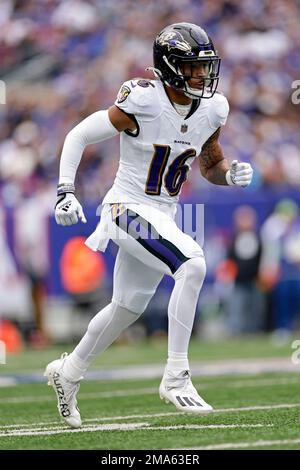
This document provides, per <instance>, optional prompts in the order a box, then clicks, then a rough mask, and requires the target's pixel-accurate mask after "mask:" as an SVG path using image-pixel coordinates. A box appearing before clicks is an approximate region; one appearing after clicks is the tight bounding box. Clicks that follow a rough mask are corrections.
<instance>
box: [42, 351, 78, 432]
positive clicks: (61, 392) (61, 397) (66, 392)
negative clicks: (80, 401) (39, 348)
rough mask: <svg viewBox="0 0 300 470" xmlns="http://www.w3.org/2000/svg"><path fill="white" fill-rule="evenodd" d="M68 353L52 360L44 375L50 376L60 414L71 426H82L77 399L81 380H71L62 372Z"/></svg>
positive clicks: (49, 379) (49, 383)
mask: <svg viewBox="0 0 300 470" xmlns="http://www.w3.org/2000/svg"><path fill="white" fill-rule="evenodd" d="M67 355H68V354H67V353H63V354H62V356H61V358H60V359H57V360H56V361H52V362H50V363H49V364H48V365H47V367H46V370H45V373H44V376H45V377H47V378H48V385H49V386H52V387H53V388H54V391H55V393H56V396H57V401H58V404H57V408H58V411H59V414H60V416H61V417H62V418H63V419H64V420H65V422H66V423H67V424H68V425H69V426H71V428H80V426H81V417H80V412H79V408H78V406H77V400H76V395H77V392H78V390H79V387H80V382H79V381H78V382H70V381H69V380H67V379H66V378H65V377H64V376H63V375H62V372H61V371H62V366H63V364H64V361H65V360H66V357H67Z"/></svg>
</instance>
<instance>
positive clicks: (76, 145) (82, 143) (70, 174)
mask: <svg viewBox="0 0 300 470" xmlns="http://www.w3.org/2000/svg"><path fill="white" fill-rule="evenodd" d="M118 133H119V131H118V130H117V129H116V128H115V127H114V126H113V124H112V123H111V121H110V119H109V117H108V110H105V111H97V112H96V113H93V114H91V115H90V116H88V117H87V118H86V119H84V120H83V121H82V122H80V123H79V124H78V125H77V126H76V127H74V128H73V129H72V130H71V131H70V132H69V133H68V134H67V137H66V139H65V142H64V146H63V149H62V154H61V159H60V168H59V184H62V183H73V184H74V180H75V176H76V171H77V168H78V165H79V163H80V160H81V157H82V153H83V151H84V149H85V147H86V146H87V145H89V144H95V143H97V142H101V141H102V140H106V139H109V138H110V137H113V136H114V135H117V134H118Z"/></svg>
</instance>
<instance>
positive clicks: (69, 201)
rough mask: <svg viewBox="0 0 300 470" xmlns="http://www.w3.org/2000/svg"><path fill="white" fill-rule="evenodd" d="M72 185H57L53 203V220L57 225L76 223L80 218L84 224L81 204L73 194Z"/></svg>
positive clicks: (73, 188)
mask: <svg viewBox="0 0 300 470" xmlns="http://www.w3.org/2000/svg"><path fill="white" fill-rule="evenodd" d="M74 191H75V187H74V185H59V186H58V189H57V201H56V205H55V220H56V223H57V224H58V225H73V224H77V222H78V219H80V220H81V221H82V222H83V223H84V224H85V223H86V218H85V215H84V213H83V210H82V206H81V204H80V203H79V201H78V200H77V199H76V197H75V195H74Z"/></svg>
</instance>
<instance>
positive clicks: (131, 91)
mask: <svg viewBox="0 0 300 470" xmlns="http://www.w3.org/2000/svg"><path fill="white" fill-rule="evenodd" d="M153 92H154V85H153V84H152V83H151V81H147V80H142V79H141V80H139V79H132V80H128V81H126V82H124V83H123V85H122V86H121V88H120V90H119V92H118V95H117V99H116V101H115V103H114V104H115V105H116V106H117V107H118V108H120V109H121V110H122V111H124V112H125V113H127V114H134V116H136V117H137V118H139V119H140V120H148V119H151V118H152V117H153V115H155V114H156V113H157V110H156V108H157V105H155V104H153V103H154V101H155V100H154V99H153Z"/></svg>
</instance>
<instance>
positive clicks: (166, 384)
mask: <svg viewBox="0 0 300 470" xmlns="http://www.w3.org/2000/svg"><path fill="white" fill-rule="evenodd" d="M159 396H160V398H161V400H165V402H166V403H169V402H171V403H173V404H174V405H175V406H176V408H177V409H178V410H180V411H184V412H185V413H194V414H206V413H211V412H212V411H213V408H212V406H210V405H209V404H208V403H206V402H205V401H204V400H203V398H201V397H200V396H199V394H198V392H197V390H196V389H195V387H194V386H193V384H192V381H191V373H190V371H189V370H184V371H181V372H179V373H174V372H172V371H169V370H168V371H167V370H166V371H165V373H164V376H163V378H162V381H161V384H160V386H159Z"/></svg>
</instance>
